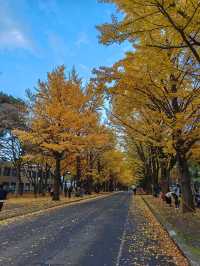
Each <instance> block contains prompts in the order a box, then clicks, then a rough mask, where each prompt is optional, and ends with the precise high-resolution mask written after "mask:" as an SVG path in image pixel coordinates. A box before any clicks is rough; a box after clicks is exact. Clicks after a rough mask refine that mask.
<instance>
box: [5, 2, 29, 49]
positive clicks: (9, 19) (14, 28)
mask: <svg viewBox="0 0 200 266" xmlns="http://www.w3.org/2000/svg"><path fill="white" fill-rule="evenodd" d="M0 4H1V9H0V49H16V48H23V49H26V50H29V51H33V50H34V49H33V43H32V41H31V39H30V38H29V37H28V34H27V33H26V31H25V29H24V27H23V26H22V25H21V24H20V23H19V21H18V19H17V18H16V17H15V16H14V15H13V14H12V12H11V8H10V6H9V5H8V3H6V1H0Z"/></svg>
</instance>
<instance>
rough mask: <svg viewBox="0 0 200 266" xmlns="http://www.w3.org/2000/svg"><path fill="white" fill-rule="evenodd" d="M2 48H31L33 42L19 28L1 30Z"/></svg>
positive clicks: (0, 41) (0, 46) (0, 44)
mask: <svg viewBox="0 0 200 266" xmlns="http://www.w3.org/2000/svg"><path fill="white" fill-rule="evenodd" d="M0 48H24V49H28V50H31V49H32V48H31V43H30V42H29V40H28V39H27V38H26V36H25V34H24V33H23V32H22V31H20V29H17V28H10V29H9V30H4V31H0Z"/></svg>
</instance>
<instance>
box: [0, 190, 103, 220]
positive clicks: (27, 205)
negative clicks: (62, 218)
mask: <svg viewBox="0 0 200 266" xmlns="http://www.w3.org/2000/svg"><path fill="white" fill-rule="evenodd" d="M107 194H108V193H99V194H92V195H87V196H84V197H71V199H69V198H65V197H63V196H61V197H60V201H52V199H51V198H50V197H49V196H45V197H37V198H35V197H12V198H9V199H8V200H7V201H6V202H5V204H4V206H3V209H2V211H1V212H0V223H1V221H3V220H6V219H9V218H14V217H18V216H21V215H26V214H30V213H34V212H38V211H41V210H45V209H49V208H53V207H56V206H62V205H65V204H68V203H72V202H79V201H82V200H85V199H90V198H96V197H99V196H103V195H107Z"/></svg>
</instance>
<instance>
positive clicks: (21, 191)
mask: <svg viewBox="0 0 200 266" xmlns="http://www.w3.org/2000/svg"><path fill="white" fill-rule="evenodd" d="M16 170H17V178H18V186H17V194H18V195H20V196H22V195H23V185H22V184H23V183H22V178H21V165H17V169H16Z"/></svg>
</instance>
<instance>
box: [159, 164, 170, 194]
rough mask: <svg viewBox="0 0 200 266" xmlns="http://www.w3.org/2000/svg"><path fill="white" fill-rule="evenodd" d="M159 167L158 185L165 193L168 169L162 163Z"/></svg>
mask: <svg viewBox="0 0 200 266" xmlns="http://www.w3.org/2000/svg"><path fill="white" fill-rule="evenodd" d="M160 169H161V181H160V186H161V190H162V192H163V193H164V194H166V193H167V192H168V191H169V171H168V169H167V167H166V166H165V165H164V164H163V163H161V165H160Z"/></svg>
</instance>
